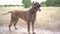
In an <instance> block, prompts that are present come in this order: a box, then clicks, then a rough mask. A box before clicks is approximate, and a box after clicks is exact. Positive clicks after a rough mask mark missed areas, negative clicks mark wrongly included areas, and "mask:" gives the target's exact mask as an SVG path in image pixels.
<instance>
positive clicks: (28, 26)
mask: <svg viewBox="0 0 60 34" xmlns="http://www.w3.org/2000/svg"><path fill="white" fill-rule="evenodd" d="M27 28H28V34H30V21H28V22H27Z"/></svg>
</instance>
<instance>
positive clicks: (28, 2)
mask: <svg viewBox="0 0 60 34" xmlns="http://www.w3.org/2000/svg"><path fill="white" fill-rule="evenodd" d="M22 3H23V6H24V7H25V8H28V7H30V6H31V0H23V1H22Z"/></svg>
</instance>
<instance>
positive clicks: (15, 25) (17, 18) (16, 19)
mask: <svg viewBox="0 0 60 34" xmlns="http://www.w3.org/2000/svg"><path fill="white" fill-rule="evenodd" d="M17 21H18V18H16V19H15V23H14V27H15V30H17V27H16V23H17Z"/></svg>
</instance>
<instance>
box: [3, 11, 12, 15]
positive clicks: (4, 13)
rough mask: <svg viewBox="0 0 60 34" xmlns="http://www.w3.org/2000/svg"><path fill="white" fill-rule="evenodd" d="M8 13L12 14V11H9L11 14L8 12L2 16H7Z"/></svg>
mask: <svg viewBox="0 0 60 34" xmlns="http://www.w3.org/2000/svg"><path fill="white" fill-rule="evenodd" d="M8 13H12V11H9V12H7V13H4V14H2V15H6V14H8Z"/></svg>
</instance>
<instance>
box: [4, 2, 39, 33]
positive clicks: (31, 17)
mask: <svg viewBox="0 0 60 34" xmlns="http://www.w3.org/2000/svg"><path fill="white" fill-rule="evenodd" d="M38 10H39V11H40V4H39V3H38V2H33V3H32V8H31V9H29V10H28V11H23V10H14V11H10V12H8V13H11V21H10V24H9V30H11V28H10V27H11V26H12V24H14V27H15V29H17V28H16V23H17V21H18V19H19V18H21V19H23V20H25V21H26V22H27V27H28V34H30V22H31V23H32V32H33V34H35V33H34V21H35V19H36V13H37V11H38ZM8 13H5V14H8ZM5 14H4V15H5Z"/></svg>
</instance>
